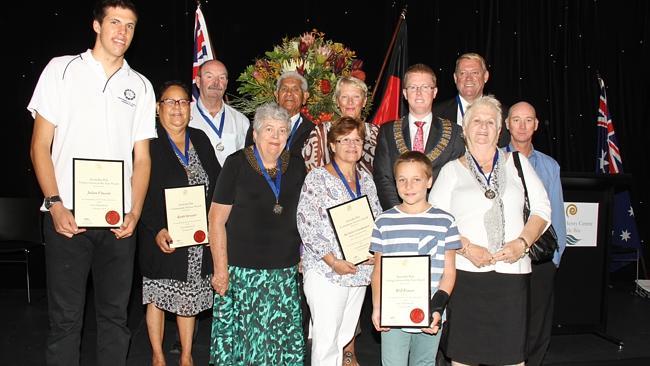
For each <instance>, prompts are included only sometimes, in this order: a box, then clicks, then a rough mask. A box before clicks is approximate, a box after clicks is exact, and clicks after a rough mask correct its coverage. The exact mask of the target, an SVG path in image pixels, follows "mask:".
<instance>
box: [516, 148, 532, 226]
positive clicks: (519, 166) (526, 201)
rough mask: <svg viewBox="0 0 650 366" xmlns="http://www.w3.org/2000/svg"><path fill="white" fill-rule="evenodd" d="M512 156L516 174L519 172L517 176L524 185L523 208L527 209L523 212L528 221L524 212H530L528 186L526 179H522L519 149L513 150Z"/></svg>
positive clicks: (526, 218) (522, 172)
mask: <svg viewBox="0 0 650 366" xmlns="http://www.w3.org/2000/svg"><path fill="white" fill-rule="evenodd" d="M512 158H513V159H514V162H515V167H516V168H517V174H519V178H520V179H521V183H522V184H523V185H524V198H525V208H526V209H527V210H524V211H527V212H525V214H524V215H525V216H526V217H524V219H525V220H526V221H528V215H526V213H528V214H530V202H529V201H528V188H526V179H524V171H523V170H522V169H521V160H519V151H513V152H512Z"/></svg>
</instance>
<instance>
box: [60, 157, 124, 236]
mask: <svg viewBox="0 0 650 366" xmlns="http://www.w3.org/2000/svg"><path fill="white" fill-rule="evenodd" d="M72 162H73V164H72V206H73V214H74V218H75V221H76V222H77V225H78V226H79V227H82V228H115V227H120V225H122V222H123V220H124V161H122V160H97V159H80V158H74V159H72Z"/></svg>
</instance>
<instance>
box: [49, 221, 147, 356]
mask: <svg viewBox="0 0 650 366" xmlns="http://www.w3.org/2000/svg"><path fill="white" fill-rule="evenodd" d="M43 225H44V227H43V231H44V235H45V263H46V274H47V301H48V316H49V319H50V330H49V334H48V337H47V347H46V360H47V365H61V366H75V365H79V354H80V344H81V329H82V326H83V314H84V305H85V302H86V283H87V280H88V275H89V273H90V272H91V271H92V277H93V286H94V293H95V309H96V319H97V363H96V364H97V365H107V366H108V365H126V357H127V353H128V350H129V341H130V338H131V332H130V331H129V329H128V327H127V306H128V301H129V294H130V292H131V283H132V280H133V264H134V259H135V242H136V239H135V235H133V236H131V237H130V238H126V239H119V240H118V239H116V238H115V236H114V234H113V233H112V232H110V230H105V229H102V230H88V231H86V232H85V233H82V234H79V235H75V236H74V237H72V238H70V239H69V238H67V237H65V236H63V235H60V234H58V233H57V232H56V231H55V230H54V227H53V224H52V217H51V216H50V215H49V214H45V218H44V224H43Z"/></svg>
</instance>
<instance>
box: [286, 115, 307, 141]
mask: <svg viewBox="0 0 650 366" xmlns="http://www.w3.org/2000/svg"><path fill="white" fill-rule="evenodd" d="M300 118H301V116H300V113H298V114H295V115H293V116H291V124H290V125H289V132H291V131H293V126H295V125H296V123H297V122H298V119H300ZM303 122H304V121H302V120H301V121H300V123H303ZM298 127H300V126H298ZM297 129H298V128H296V130H297ZM289 137H291V136H289Z"/></svg>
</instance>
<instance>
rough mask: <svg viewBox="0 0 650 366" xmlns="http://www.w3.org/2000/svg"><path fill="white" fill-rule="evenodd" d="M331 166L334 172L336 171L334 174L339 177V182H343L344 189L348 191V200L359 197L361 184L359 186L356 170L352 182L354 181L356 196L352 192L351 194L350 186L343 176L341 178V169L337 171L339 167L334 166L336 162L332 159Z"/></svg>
mask: <svg viewBox="0 0 650 366" xmlns="http://www.w3.org/2000/svg"><path fill="white" fill-rule="evenodd" d="M332 166H333V167H334V170H336V174H338V175H339V178H340V179H341V182H343V185H344V186H345V189H347V190H348V193H349V194H350V198H352V199H355V198H358V197H361V184H359V174H357V172H356V169H355V171H354V180H355V181H356V188H357V194H354V192H352V188H350V185H349V184H348V181H347V180H346V179H345V176H343V172H341V169H339V165H338V164H336V160H334V159H332Z"/></svg>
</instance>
